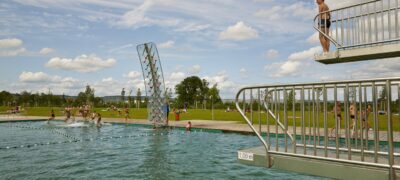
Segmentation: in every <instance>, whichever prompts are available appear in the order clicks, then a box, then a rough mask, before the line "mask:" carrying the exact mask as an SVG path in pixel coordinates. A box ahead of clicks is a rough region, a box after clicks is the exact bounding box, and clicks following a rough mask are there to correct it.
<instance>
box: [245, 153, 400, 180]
mask: <svg viewBox="0 0 400 180" xmlns="http://www.w3.org/2000/svg"><path fill="white" fill-rule="evenodd" d="M271 149H274V147H271ZM292 151H293V150H292V149H291V148H288V152H292ZM313 153H314V151H313V150H312V149H309V151H307V152H306V155H307V156H311V157H312V156H314V154H313ZM269 154H270V161H271V162H268V158H267V156H266V151H265V148H264V147H263V146H260V147H254V148H249V149H243V150H239V151H238V162H239V163H241V164H245V165H250V166H258V167H268V164H270V168H274V169H279V170H284V171H291V172H297V173H302V174H308V175H313V176H321V177H327V178H333V179H344V180H346V179H348V180H369V179H371V180H376V179H390V178H389V177H390V175H389V171H388V168H385V167H382V168H380V167H373V166H365V165H357V164H349V163H347V162H345V161H346V160H347V153H346V152H341V153H340V157H342V158H341V159H342V160H343V161H344V162H341V161H338V159H336V152H334V151H328V157H327V158H316V159H312V158H302V157H296V156H291V154H290V153H286V154H283V153H279V152H276V151H269ZM292 155H294V154H292ZM323 156H324V151H323V150H318V151H317V155H316V156H315V157H323ZM352 159H353V160H360V159H361V156H360V155H359V154H358V155H357V154H353V155H352ZM364 160H365V161H364V162H369V163H373V162H374V158H373V157H372V156H370V157H368V156H366V157H365V159H364ZM378 161H379V162H382V163H387V161H388V160H387V158H385V157H379V159H378ZM396 163H398V160H397V161H396ZM399 175H400V174H396V176H397V177H400V176H399Z"/></svg>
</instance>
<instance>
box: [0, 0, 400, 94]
mask: <svg viewBox="0 0 400 180" xmlns="http://www.w3.org/2000/svg"><path fill="white" fill-rule="evenodd" d="M359 1H361V0H349V1H343V0H327V3H328V4H329V5H330V6H331V8H338V7H342V6H345V5H346V4H350V3H354V2H359ZM316 12H317V8H316V4H315V3H314V1H312V0H218V1H211V0H114V1H109V0H73V1H71V0H3V1H1V2H0V75H1V78H0V91H1V90H7V91H11V92H21V91H22V90H28V91H31V92H48V91H49V89H50V90H51V91H52V92H53V93H55V94H62V93H65V94H68V95H76V94H77V93H78V92H80V91H82V90H83V89H84V86H85V85H86V84H89V85H91V86H93V87H94V88H95V89H96V95H98V96H103V95H116V94H120V91H121V89H122V88H126V89H128V90H131V89H133V91H134V93H135V91H136V89H137V88H142V89H143V88H144V84H143V80H142V79H143V77H142V74H141V68H140V63H139V60H138V56H137V52H136V45H138V44H141V43H144V42H154V43H156V44H157V45H158V49H159V53H160V58H161V61H162V65H163V70H164V76H165V81H166V85H167V87H174V85H175V84H177V83H178V82H180V81H181V80H182V79H184V78H185V77H187V76H191V75H197V76H200V77H201V78H205V79H207V80H208V81H209V82H211V84H215V83H218V86H219V88H221V94H222V97H223V98H227V99H232V98H233V97H234V94H235V93H236V91H237V90H238V88H239V87H241V86H245V85H253V84H271V83H292V82H309V81H324V80H332V79H351V78H366V77H385V76H396V75H400V60H398V59H397V60H396V59H394V60H380V61H369V62H359V63H349V64H340V65H329V66H326V65H322V64H319V63H316V62H314V61H313V56H314V54H316V53H319V52H320V51H321V48H320V46H319V42H318V39H317V36H316V35H317V34H316V33H315V31H314V29H313V26H312V25H313V21H312V20H313V18H314V16H315V14H316Z"/></svg>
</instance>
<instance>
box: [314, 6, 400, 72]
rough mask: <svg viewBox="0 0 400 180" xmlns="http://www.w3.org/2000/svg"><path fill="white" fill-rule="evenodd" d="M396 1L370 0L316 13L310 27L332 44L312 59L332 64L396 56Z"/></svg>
mask: <svg viewBox="0 0 400 180" xmlns="http://www.w3.org/2000/svg"><path fill="white" fill-rule="evenodd" d="M399 4H400V3H399V1H398V0H370V1H366V2H363V3H359V4H355V5H352V6H348V7H343V8H339V9H334V10H329V11H325V12H321V13H319V14H318V15H316V16H315V18H314V29H315V30H317V32H318V33H319V35H320V37H324V39H325V40H327V41H328V42H329V43H330V44H332V45H334V46H335V47H336V48H334V49H335V50H333V51H332V52H331V53H327V54H322V55H317V56H315V60H316V61H317V62H320V63H323V64H336V63H346V62H355V61H366V60H376V59H385V58H394V57H400V6H399ZM329 22H330V23H329ZM329 24H330V27H329V29H327V26H325V25H329ZM322 42H324V41H322ZM328 48H329V47H326V49H328Z"/></svg>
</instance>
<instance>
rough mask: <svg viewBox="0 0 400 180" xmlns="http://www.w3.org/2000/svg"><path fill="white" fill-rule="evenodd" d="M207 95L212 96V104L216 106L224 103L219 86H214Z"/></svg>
mask: <svg viewBox="0 0 400 180" xmlns="http://www.w3.org/2000/svg"><path fill="white" fill-rule="evenodd" d="M207 94H208V95H210V97H211V99H212V103H214V104H216V103H221V102H222V100H221V97H220V96H219V89H218V84H214V86H213V87H212V88H210V89H209V90H208V93H207Z"/></svg>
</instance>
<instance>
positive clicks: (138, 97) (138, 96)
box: [136, 88, 142, 108]
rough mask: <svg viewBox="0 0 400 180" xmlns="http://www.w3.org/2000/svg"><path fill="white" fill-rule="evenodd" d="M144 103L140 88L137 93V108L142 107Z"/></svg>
mask: <svg viewBox="0 0 400 180" xmlns="http://www.w3.org/2000/svg"><path fill="white" fill-rule="evenodd" d="M141 101H142V92H140V88H138V90H137V92H136V106H137V108H139V107H140V102H141Z"/></svg>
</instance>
